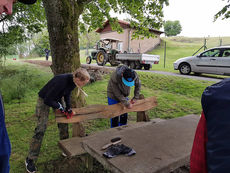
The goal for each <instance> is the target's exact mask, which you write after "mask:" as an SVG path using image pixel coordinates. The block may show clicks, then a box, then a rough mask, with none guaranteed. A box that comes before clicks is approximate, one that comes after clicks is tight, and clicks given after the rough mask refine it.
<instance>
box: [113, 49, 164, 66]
mask: <svg viewBox="0 0 230 173" xmlns="http://www.w3.org/2000/svg"><path fill="white" fill-rule="evenodd" d="M116 59H117V60H119V61H120V62H122V63H123V64H125V65H127V66H129V67H130V68H132V69H142V67H144V69H145V70H149V69H150V68H151V67H152V65H153V64H159V59H160V56H159V55H149V54H141V53H122V54H120V53H119V54H116Z"/></svg>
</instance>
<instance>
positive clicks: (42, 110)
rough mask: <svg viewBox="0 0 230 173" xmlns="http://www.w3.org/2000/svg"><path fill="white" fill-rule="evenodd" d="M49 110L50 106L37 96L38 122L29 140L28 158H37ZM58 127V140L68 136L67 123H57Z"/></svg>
mask: <svg viewBox="0 0 230 173" xmlns="http://www.w3.org/2000/svg"><path fill="white" fill-rule="evenodd" d="M49 110H50V107H49V106H47V105H45V104H44V100H43V99H42V98H40V97H39V98H38V102H37V106H36V115H37V117H38V122H37V127H36V128H35V131H34V136H33V138H32V140H31V142H30V149H29V154H28V158H29V159H32V160H36V159H37V158H38V155H39V153H40V148H41V144H42V139H43V137H44V134H45V131H46V128H47V123H48V120H49V118H48V117H49ZM58 129H59V136H60V140H62V139H67V138H69V133H68V124H64V123H58Z"/></svg>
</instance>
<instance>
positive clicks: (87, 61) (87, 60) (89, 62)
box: [86, 56, 92, 64]
mask: <svg viewBox="0 0 230 173" xmlns="http://www.w3.org/2000/svg"><path fill="white" fill-rule="evenodd" d="M91 61H92V58H91V56H87V57H86V63H87V64H91Z"/></svg>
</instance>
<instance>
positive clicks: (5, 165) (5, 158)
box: [0, 93, 11, 173]
mask: <svg viewBox="0 0 230 173" xmlns="http://www.w3.org/2000/svg"><path fill="white" fill-rule="evenodd" d="M10 153H11V146H10V140H9V137H8V134H7V131H6V125H5V112H4V106H3V101H2V95H1V93H0V172H1V173H8V172H9V157H10Z"/></svg>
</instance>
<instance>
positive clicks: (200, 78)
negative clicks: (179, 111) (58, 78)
mask: <svg viewBox="0 0 230 173" xmlns="http://www.w3.org/2000/svg"><path fill="white" fill-rule="evenodd" d="M85 65H86V66H95V67H99V68H100V67H101V68H106V69H115V68H116V67H108V66H104V67H102V66H98V65H97V64H90V65H89V64H85ZM136 71H142V72H149V73H157V74H163V75H171V76H177V77H182V78H190V79H196V80H206V81H213V82H220V81H221V80H223V78H215V77H207V76H205V75H200V76H195V75H181V74H179V73H178V72H176V71H175V73H172V72H165V71H156V70H147V71H146V70H136Z"/></svg>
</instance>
